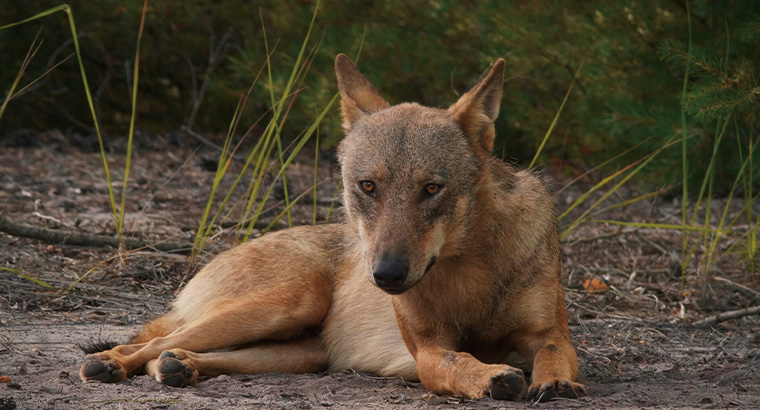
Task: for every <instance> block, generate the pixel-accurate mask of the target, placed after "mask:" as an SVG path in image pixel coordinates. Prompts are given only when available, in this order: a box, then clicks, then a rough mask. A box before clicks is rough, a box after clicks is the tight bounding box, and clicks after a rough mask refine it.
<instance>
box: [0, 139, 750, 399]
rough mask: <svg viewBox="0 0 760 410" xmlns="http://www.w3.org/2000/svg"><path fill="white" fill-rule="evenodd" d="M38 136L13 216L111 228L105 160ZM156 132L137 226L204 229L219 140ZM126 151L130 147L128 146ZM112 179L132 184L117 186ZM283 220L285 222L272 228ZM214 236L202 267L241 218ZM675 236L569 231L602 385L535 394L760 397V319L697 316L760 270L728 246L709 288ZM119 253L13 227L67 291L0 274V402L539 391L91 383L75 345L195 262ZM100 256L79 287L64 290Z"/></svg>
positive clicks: (48, 224)
mask: <svg viewBox="0 0 760 410" xmlns="http://www.w3.org/2000/svg"><path fill="white" fill-rule="evenodd" d="M36 137H37V140H38V141H39V142H38V143H36V144H26V145H33V146H26V147H20V146H18V145H20V144H15V145H14V146H4V147H0V216H2V217H5V218H8V219H10V220H13V221H17V222H23V223H26V224H29V225H33V226H37V227H43V228H46V229H63V230H70V231H77V232H86V233H92V234H106V233H111V232H113V222H112V219H111V214H110V211H109V206H108V194H107V189H106V183H105V177H104V173H103V170H102V165H101V160H100V157H99V155H98V154H97V153H94V152H92V151H91V150H90V148H91V144H89V143H86V142H87V141H84V142H82V143H81V144H79V145H78V146H72V145H71V144H70V143H69V142H67V139H65V138H63V137H62V136H61V135H60V134H57V133H48V134H44V135H39V136H36ZM143 139H145V140H150V141H154V142H151V143H144V142H142V143H140V144H138V147H137V152H136V153H135V156H134V158H135V163H134V164H133V169H132V172H131V177H130V185H129V188H130V189H129V194H128V197H127V213H128V217H127V225H126V226H127V228H126V230H127V231H128V232H129V234H130V235H131V236H133V237H138V238H142V239H146V240H149V241H153V242H160V241H177V242H192V239H193V235H194V229H195V227H196V226H197V222H198V220H199V218H200V215H201V213H202V211H203V208H204V207H205V204H206V199H207V197H208V193H209V191H210V185H211V181H212V179H213V169H215V165H214V160H215V156H216V153H214V152H213V151H204V150H201V151H198V152H195V153H194V151H193V148H194V147H188V146H182V144H178V143H177V141H173V142H172V141H170V139H168V138H154V139H151V138H150V137H148V136H144V138H143ZM68 141H71V139H68ZM180 142H181V141H180ZM6 145H8V144H6ZM113 150H114V152H117V153H120V152H123V147H113ZM113 158H114V159H112V160H111V163H110V165H111V169H112V171H113V173H114V175H113V179H114V181H121V179H122V175H121V174H120V172H121V171H120V170H122V169H123V164H122V163H120V160H119V156H117V155H113ZM313 158H314V152H311V153H306V152H305V153H304V154H303V155H302V156H301V157H300V159H301V161H300V162H298V163H296V164H294V165H293V166H292V167H291V168H290V169H289V174H288V175H289V182H288V183H289V185H288V187H289V192H290V193H291V195H292V194H293V193H295V194H296V195H298V194H300V193H302V192H306V191H309V190H310V187H311V186H312V184H313V181H314V175H313V170H314V163H313ZM320 164H321V165H320V167H319V170H318V176H317V178H318V180H319V181H325V182H323V183H322V184H321V185H320V186H319V187H318V190H317V195H316V197H317V198H316V202H317V204H318V205H317V218H318V220H324V218H325V217H326V216H327V215H328V213H331V214H332V218H335V213H333V212H332V211H330V202H331V198H332V197H333V196H334V194H335V192H336V185H337V177H338V172H337V166H336V165H335V164H334V163H332V162H330V161H329V160H328V159H327V158H326V156H323V158H322V159H321V160H320ZM235 166H239V164H236V165H235ZM231 178H234V177H230V178H228V180H225V183H226V184H230V183H231ZM556 185H557V186H561V185H562V183H560V182H557V183H556ZM116 186H117V187H118V188H119V190H120V183H116ZM275 191H276V192H281V191H282V188H281V187H280V188H279V191H278V189H276V190H275ZM582 191H583V189H582V188H572V189H568V190H565V191H563V192H562V193H561V194H560V195H559V196H558V198H557V202H558V207H559V208H560V209H562V208H566V207H567V206H568V204H569V203H571V202H572V200H574V199H575V198H577V196H578V195H580V193H581V192H582ZM630 194H631V195H633V193H630ZM276 195H281V193H276ZM622 195H623V196H625V195H626V193H622ZM301 201H302V202H301V203H300V204H299V205H296V206H294V208H293V222H294V223H296V224H304V223H311V221H312V217H313V209H314V208H313V203H314V196H313V195H312V194H311V193H307V194H305V195H304V197H303V198H302V200H301ZM275 202H276V201H275ZM281 209H282V205H280V206H279V208H275V209H273V210H271V211H268V212H267V213H265V214H264V216H263V219H264V220H265V221H266V222H269V221H271V220H272V218H273V217H274V216H275V215H277V214H278V213H279V212H280V210H281ZM679 210H680V205H679V204H678V203H677V202H676V201H673V200H665V199H658V200H655V201H653V202H648V203H646V204H643V203H642V204H640V205H637V206H635V207H632V208H627V209H626V210H625V211H621V210H615V211H610V212H609V213H607V214H606V215H604V218H605V219H618V220H648V221H651V222H661V223H679V221H680V219H679V218H680V216H679V215H680V214H679ZM571 217H572V216H571ZM285 225H286V224H285V223H284V222H280V223H279V224H278V225H277V227H284V226H285ZM219 233H220V234H219V235H217V236H215V238H214V239H213V240H212V241H211V242H210V244H209V247H208V249H207V253H206V254H204V255H202V258H201V259H202V260H201V263H203V259H208V258H210V257H211V256H213V255H214V254H216V253H218V252H219V250H221V249H225V248H228V247H230V246H232V244H233V243H232V241H231V240H230V239H229V238H230V235H229V232H219ZM680 240H681V239H680V235H679V234H676V233H672V232H667V231H656V230H648V229H633V228H620V227H616V226H604V225H585V226H582V227H581V228H579V229H578V230H576V231H575V232H573V233H572V234H571V235H570V236H569V237H568V239H567V240H566V243H565V248H564V249H565V256H564V257H565V270H566V274H567V277H568V281H567V290H568V292H567V302H568V313H569V320H570V330H571V333H572V336H573V341H574V344H575V346H576V347H577V350H578V354H579V359H580V366H581V374H580V380H581V381H582V382H583V383H585V384H586V385H587V386H588V391H589V394H590V395H589V397H586V398H583V399H581V400H575V401H572V400H555V401H551V402H548V403H540V404H534V405H533V406H534V407H541V408H605V409H607V408H634V407H635V408H641V407H648V408H726V407H736V408H760V321H759V320H758V317H757V316H746V317H742V318H740V319H736V320H731V321H726V322H721V323H719V324H716V325H712V326H694V325H692V324H691V323H692V322H694V321H695V320H698V319H700V318H704V317H706V316H708V315H713V314H716V313H719V312H722V311H727V310H734V309H740V308H744V307H748V306H757V305H758V304H760V293H758V291H757V289H758V287H757V283H756V282H753V280H754V281H756V280H757V276H756V275H755V276H754V279H753V277H752V275H751V274H748V273H747V272H746V267H745V263H744V262H743V261H742V259H741V258H740V257H739V256H736V255H733V254H729V255H728V256H726V257H724V258H723V259H721V262H720V263H719V264H718V265H717V266H716V270H715V272H714V277H715V278H716V279H715V280H713V281H712V282H711V283H710V285H709V287H708V288H707V290H706V291H703V292H699V291H697V290H698V289H699V287H698V286H697V277H696V276H694V274H693V273H692V274H691V275H689V276H687V277H686V278H685V286H684V287H681V286H680V284H681V279H680V272H681V269H680V246H681V245H680ZM116 254H117V252H116V250H115V249H113V248H108V247H96V246H72V245H66V244H63V245H61V244H49V243H45V242H41V241H38V240H33V239H26V238H20V237H16V236H10V235H7V234H5V233H0V267H8V268H14V269H18V270H21V271H23V272H25V273H26V274H27V275H29V276H32V277H34V278H36V279H39V280H42V281H44V282H46V283H48V284H50V285H52V286H54V287H55V289H46V288H44V287H42V286H40V285H38V284H35V283H33V282H32V281H30V280H28V279H24V278H22V277H19V276H17V275H15V274H13V273H10V272H5V271H0V376H4V377H7V379H4V382H2V383H0V409H11V408H19V409H36V408H50V409H67V408H71V409H101V408H114V409H117V408H118V409H146V408H147V409H154V408H155V409H222V408H224V409H229V408H288V409H290V408H301V409H310V408H311V409H316V408H336V409H343V408H345V409H354V408H378V409H384V408H399V409H413V408H414V409H416V408H428V407H439V408H463V409H492V408H524V407H526V406H528V405H531V404H529V403H526V402H514V403H509V402H507V403H505V402H498V401H493V400H467V401H463V400H460V399H457V398H451V397H438V396H435V395H432V394H430V393H429V392H428V391H427V390H425V389H424V388H423V387H422V386H421V385H420V384H419V383H409V382H406V381H403V380H398V379H386V378H377V377H374V376H371V375H367V374H359V373H353V372H346V373H338V374H328V373H320V374H310V375H286V374H262V375H231V376H221V377H216V378H211V379H208V380H204V381H202V382H201V383H199V384H198V386H197V387H193V388H184V389H174V388H171V387H167V386H164V385H161V384H159V383H158V382H156V381H155V380H153V379H150V378H149V377H147V376H137V377H134V378H131V379H129V380H127V381H125V382H122V383H116V384H113V385H105V384H83V383H81V382H80V381H79V378H78V370H79V366H80V364H81V362H82V358H83V354H82V353H81V352H80V351H79V349H78V348H77V344H85V343H89V342H93V341H98V340H115V341H123V340H125V339H126V338H127V337H128V336H130V335H131V334H132V333H134V332H135V331H136V330H137V329H138V327H139V325H140V324H142V323H144V322H145V321H146V320H148V319H150V318H152V317H155V316H158V315H159V314H161V313H162V312H163V311H164V309H166V307H167V306H168V304H169V303H170V302H171V300H172V299H173V297H174V295H175V293H176V291H177V290H178V289H179V288H180V287H181V286H182V285H183V284H184V283H185V282H186V281H187V279H188V278H189V277H191V276H192V273H193V272H194V269H195V268H188V266H187V260H186V257H185V255H183V254H180V253H167V252H156V251H153V250H149V249H145V250H138V251H133V252H130V253H127V254H126V256H125V258H124V260H123V261H122V259H120V258H113V256H114V255H116ZM98 264H100V267H99V268H98V269H97V270H95V271H93V272H92V273H91V274H89V275H87V276H86V277H85V278H84V279H83V280H82V281H81V282H79V283H78V284H77V285H76V286H75V287H74V288H73V289H72V290H71V291H70V292H68V293H66V294H61V292H59V290H60V289H63V288H65V287H67V286H69V285H71V284H72V283H74V282H75V281H76V280H77V279H79V278H80V277H81V276H82V275H84V274H85V273H86V272H88V271H89V270H90V269H91V268H93V267H94V266H96V265H98ZM693 270H694V269H693V267H690V272H691V271H693ZM594 278H596V279H598V280H600V281H602V282H603V283H605V284H606V285H607V289H606V290H602V291H598V292H587V291H585V290H584V289H583V282H584V280H586V279H594ZM753 283H754V284H753ZM0 380H1V379H0ZM14 406H15V407H14Z"/></svg>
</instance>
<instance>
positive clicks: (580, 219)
mask: <svg viewBox="0 0 760 410" xmlns="http://www.w3.org/2000/svg"><path fill="white" fill-rule="evenodd" d="M669 142H671V141H669ZM670 145H671V144H666V145H665V146H663V147H660V148H658V149H657V150H655V151H654V152H652V153H651V154H650V155H649V156H648V158H646V159H645V160H644V161H643V162H641V163H640V164H639V165H638V166H637V167H636V168H634V169H633V170H631V171H630V172H629V173H628V174H627V175H626V176H625V177H623V179H621V180H620V182H618V183H617V184H615V185H614V186H613V187H612V188H610V189H609V190H608V191H607V192H606V193H605V194H604V195H602V197H601V198H599V199H598V200H597V201H596V202H594V203H593V204H592V205H591V206H590V207H589V208H588V209H586V210H585V211H584V212H583V214H581V216H580V217H578V218H577V219H576V220H575V221H573V223H571V224H570V226H569V227H568V228H567V229H566V230H565V231H564V232H563V233H562V235H560V238H565V237H566V236H567V235H569V234H570V232H572V231H573V230H574V229H575V228H577V227H578V226H579V225H580V223H581V222H582V221H583V220H584V219H585V218H586V217H587V216H588V214H589V213H591V211H593V210H594V209H595V208H596V207H597V206H599V205H600V204H601V203H603V202H604V201H605V200H607V198H609V197H610V196H611V195H612V194H614V193H615V192H616V191H617V190H618V189H619V188H620V187H621V186H623V184H625V183H626V182H628V180H629V179H631V178H632V177H633V176H634V175H636V174H637V173H638V172H639V171H641V170H642V169H643V168H644V167H645V166H647V164H649V162H650V161H652V160H653V159H654V158H655V157H656V156H657V154H659V153H660V152H662V151H663V150H664V149H665V148H667V147H669V146H670ZM628 169H630V166H628V167H626V168H624V170H628ZM618 174H620V173H616V176H617V175H618ZM566 214H567V212H565V213H564V214H563V215H566Z"/></svg>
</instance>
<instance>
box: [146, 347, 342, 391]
mask: <svg viewBox="0 0 760 410" xmlns="http://www.w3.org/2000/svg"><path fill="white" fill-rule="evenodd" d="M327 365H328V354H327V350H326V349H325V347H324V345H323V344H322V341H321V340H320V338H319V337H318V336H310V337H305V338H301V339H294V340H288V341H282V342H266V343H260V344H256V345H255V346H251V347H245V348H242V349H238V350H232V351H223V352H209V353H195V352H191V351H187V350H184V349H171V350H166V351H164V352H163V353H161V355H160V356H159V358H158V359H157V360H151V361H150V362H149V363H148V365H147V366H146V367H147V370H148V374H150V375H151V376H153V377H155V378H156V380H158V381H159V382H161V383H164V384H167V385H169V386H173V387H182V386H188V385H190V386H192V385H195V383H196V382H197V380H198V376H217V375H220V374H229V373H243V374H256V373H270V372H281V373H313V372H318V371H322V370H325V369H327Z"/></svg>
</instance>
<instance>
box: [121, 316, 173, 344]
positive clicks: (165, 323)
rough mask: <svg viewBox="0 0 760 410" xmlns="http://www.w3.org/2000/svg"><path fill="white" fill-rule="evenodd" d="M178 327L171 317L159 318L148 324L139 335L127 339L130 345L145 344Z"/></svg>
mask: <svg viewBox="0 0 760 410" xmlns="http://www.w3.org/2000/svg"><path fill="white" fill-rule="evenodd" d="M178 327H179V323H177V321H176V320H174V319H172V317H171V315H166V316H161V317H159V318H157V319H153V320H152V321H150V322H148V323H147V324H146V325H145V326H144V327H143V328H142V330H140V332H139V333H137V334H136V335H134V336H132V338H131V339H129V343H130V344H137V343H147V342H149V341H151V340H153V339H155V338H157V337H163V336H166V335H168V334H169V333H171V332H173V331H174V330H175V329H177V328H178Z"/></svg>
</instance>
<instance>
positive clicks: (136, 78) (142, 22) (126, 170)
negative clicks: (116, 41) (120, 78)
mask: <svg viewBox="0 0 760 410" xmlns="http://www.w3.org/2000/svg"><path fill="white" fill-rule="evenodd" d="M147 9H148V0H145V2H144V3H143V10H142V17H141V18H140V30H138V32H137V47H136V49H135V69H134V74H133V78H132V115H131V117H130V119H129V136H128V138H127V159H126V162H125V165H124V185H122V187H121V204H120V206H119V221H118V225H117V228H116V234H117V235H118V236H119V242H121V240H122V239H121V236H122V232H123V229H124V212H125V208H126V206H125V205H126V200H127V185H128V183H129V170H130V168H131V165H132V142H133V140H134V136H135V117H136V116H137V84H138V82H139V79H140V42H141V40H142V35H143V29H144V28H145V11H146V10H147Z"/></svg>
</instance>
